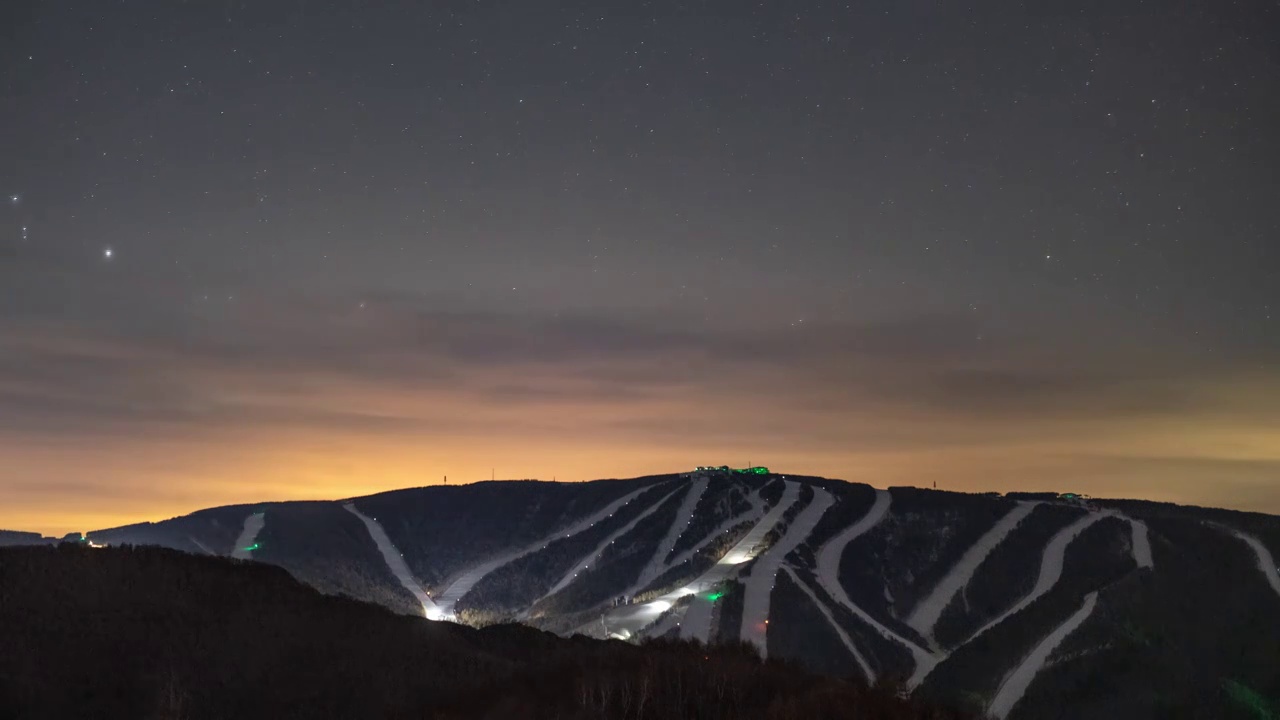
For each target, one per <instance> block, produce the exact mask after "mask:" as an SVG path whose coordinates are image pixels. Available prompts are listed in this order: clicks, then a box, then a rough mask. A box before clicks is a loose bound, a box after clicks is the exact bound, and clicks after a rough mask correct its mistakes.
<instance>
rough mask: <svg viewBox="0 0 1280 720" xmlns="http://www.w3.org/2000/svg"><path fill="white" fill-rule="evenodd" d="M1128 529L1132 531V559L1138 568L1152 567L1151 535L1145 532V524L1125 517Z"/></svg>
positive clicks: (1153, 564)
mask: <svg viewBox="0 0 1280 720" xmlns="http://www.w3.org/2000/svg"><path fill="white" fill-rule="evenodd" d="M1125 520H1128V521H1129V529H1130V530H1131V531H1132V532H1133V542H1132V545H1133V561H1134V562H1136V563H1138V567H1140V568H1153V567H1155V566H1156V563H1155V560H1154V559H1153V558H1152V557H1151V537H1150V536H1149V535H1148V534H1147V524H1146V523H1144V522H1142V521H1141V520H1134V519H1133V518H1130V517H1126V518H1125Z"/></svg>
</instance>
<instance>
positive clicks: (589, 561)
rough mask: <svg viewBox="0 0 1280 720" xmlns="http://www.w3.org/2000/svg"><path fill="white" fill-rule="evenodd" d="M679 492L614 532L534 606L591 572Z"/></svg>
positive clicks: (664, 496)
mask: <svg viewBox="0 0 1280 720" xmlns="http://www.w3.org/2000/svg"><path fill="white" fill-rule="evenodd" d="M677 492H679V488H677V489H675V490H672V491H671V492H669V493H667V494H666V495H663V496H662V497H660V498H658V500H657V502H655V503H654V504H653V505H650V506H649V507H648V508H646V509H645V511H644V512H642V513H640V514H639V515H636V516H635V517H634V518H632V520H631V522H629V523H627V524H626V525H623V526H622V527H620V528H618V529H617V530H615V531H613V532H612V533H611V534H610V535H609V536H608V537H606V538H605V539H604V540H601V541H600V544H599V545H597V546H596V547H595V548H594V549H592V550H591V552H589V553H587V554H586V555H584V556H582V557H581V558H579V559H578V561H577V562H576V563H574V564H573V567H571V568H569V570H568V571H567V572H565V574H564V577H562V578H560V580H559V581H557V582H556V584H555V585H553V586H551V589H550V590H548V591H547V592H546V594H545V595H543V596H542V597H540V598H538V599H537V600H536V601H534V603H533V604H534V605H537V604H538V603H539V602H541V601H542V600H544V599H546V598H548V597H551V596H552V595H555V594H556V593H558V592H560V591H561V590H563V589H565V587H567V586H568V585H569V583H571V582H573V580H574V578H576V577H578V573H580V572H583V571H585V570H590V569H591V568H592V567H593V566H594V565H595V564H596V561H598V560H599V559H600V556H601V555H603V554H604V551H605V550H607V549H608V548H609V546H610V545H612V544H613V543H614V542H616V541H617V539H618V538H620V537H622V536H623V535H626V534H627V533H629V532H631V530H632V529H633V528H635V526H636V525H639V524H640V521H642V520H644V519H645V518H647V517H649V516H650V515H652V514H654V513H655V512H657V510H658V508H660V507H662V504H663V503H665V502H666V501H667V500H670V499H671V496H672V495H675V494H676V493H677Z"/></svg>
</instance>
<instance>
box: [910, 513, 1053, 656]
mask: <svg viewBox="0 0 1280 720" xmlns="http://www.w3.org/2000/svg"><path fill="white" fill-rule="evenodd" d="M1038 504H1039V503H1032V502H1020V503H1018V504H1017V506H1015V507H1014V508H1013V509H1012V510H1010V511H1009V512H1008V513H1005V515H1004V517H1002V518H1000V520H999V521H997V522H996V524H995V525H993V526H992V527H991V529H990V530H988V531H987V532H986V533H985V534H984V535H983V536H982V537H980V538H978V541H977V542H975V543H974V544H973V546H972V547H970V548H969V549H968V550H967V551H965V554H964V555H963V556H962V557H961V558H960V560H959V562H957V563H956V564H955V565H954V566H953V567H952V568H951V569H950V570H949V571H947V575H946V577H944V578H942V580H941V581H939V582H938V584H937V586H935V587H934V588H933V591H932V592H930V593H929V595H928V596H927V597H925V598H924V599H923V600H921V601H920V602H919V603H918V604H917V605H916V608H915V610H914V611H912V613H911V616H910V617H908V618H907V626H908V627H910V628H911V629H913V630H915V631H916V632H918V633H920V634H921V635H923V636H924V637H925V639H927V640H929V642H930V643H931V644H932V643H933V628H934V626H935V625H937V624H938V618H940V617H942V611H943V610H945V609H946V607H947V604H948V603H950V602H951V600H952V598H954V597H955V595H956V593H958V592H960V591H961V590H962V589H964V588H965V587H966V586H968V584H969V581H970V580H971V579H973V573H974V572H975V571H976V570H977V569H978V566H979V565H981V564H982V561H983V560H986V559H987V556H988V555H990V554H991V551H992V550H994V549H995V548H996V546H997V545H999V544H1000V543H1002V542H1004V539H1005V538H1006V537H1008V536H1009V533H1010V532H1012V531H1013V529H1014V528H1015V527H1017V526H1018V524H1019V523H1021V522H1022V521H1023V520H1024V519H1025V518H1026V517H1027V516H1028V515H1030V514H1031V511H1032V510H1035V507H1036V505H1038Z"/></svg>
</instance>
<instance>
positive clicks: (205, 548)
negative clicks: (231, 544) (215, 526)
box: [187, 533, 257, 555]
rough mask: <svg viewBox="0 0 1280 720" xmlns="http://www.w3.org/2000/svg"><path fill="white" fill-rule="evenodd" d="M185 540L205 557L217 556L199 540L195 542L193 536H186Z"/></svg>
mask: <svg viewBox="0 0 1280 720" xmlns="http://www.w3.org/2000/svg"><path fill="white" fill-rule="evenodd" d="M254 534H255V535H256V534H257V533H254ZM187 539H188V540H190V541H191V544H193V545H195V546H196V547H198V548H200V550H201V551H203V552H204V554H205V555H217V554H218V553H216V552H214V551H212V550H210V549H209V547H208V546H207V545H205V544H204V543H202V542H200V541H199V540H197V539H196V538H195V536H194V535H188V536H187ZM252 544H253V543H252V542H251V543H249V545H252ZM249 545H241V546H238V547H249Z"/></svg>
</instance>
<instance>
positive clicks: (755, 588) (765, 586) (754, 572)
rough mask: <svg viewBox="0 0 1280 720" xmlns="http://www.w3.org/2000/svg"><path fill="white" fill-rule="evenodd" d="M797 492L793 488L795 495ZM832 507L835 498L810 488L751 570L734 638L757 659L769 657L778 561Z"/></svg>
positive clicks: (780, 564)
mask: <svg viewBox="0 0 1280 720" xmlns="http://www.w3.org/2000/svg"><path fill="white" fill-rule="evenodd" d="M788 484H790V483H788ZM798 491H799V488H798V486H797V493H798ZM834 504H835V498H833V497H831V493H829V492H827V491H826V490H823V489H822V488H819V487H815V488H813V500H812V501H810V503H809V506H808V507H806V508H805V509H804V510H801V511H800V514H799V515H797V516H796V519H795V520H794V521H793V522H792V523H791V525H790V527H788V528H787V532H786V534H785V535H783V536H782V537H781V538H780V539H779V540H778V542H777V543H775V544H774V545H773V547H771V548H769V549H768V550H766V551H765V552H764V554H763V555H761V556H760V558H759V559H758V560H756V563H755V565H753V566H752V567H751V575H750V576H748V577H747V588H746V595H745V597H744V599H743V605H742V628H741V629H740V630H739V631H738V638H739V639H742V640H747V641H749V642H751V643H752V644H753V645H755V646H756V647H757V648H759V649H760V657H763V658H767V657H769V642H768V635H767V630H768V623H769V604H770V599H771V597H772V595H773V586H774V584H775V583H776V582H777V576H778V570H779V568H781V567H782V561H783V559H784V558H786V557H787V555H790V554H791V551H792V550H795V549H796V548H798V547H800V544H801V543H803V542H804V541H805V540H808V539H809V533H811V532H813V527H814V526H815V525H817V524H818V521H819V520H821V519H822V516H823V515H824V514H825V513H826V512H827V510H829V509H830V508H831V506H832V505H834Z"/></svg>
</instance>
